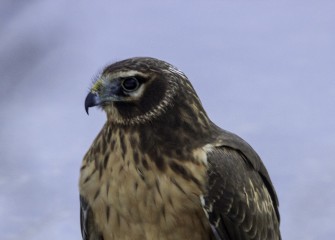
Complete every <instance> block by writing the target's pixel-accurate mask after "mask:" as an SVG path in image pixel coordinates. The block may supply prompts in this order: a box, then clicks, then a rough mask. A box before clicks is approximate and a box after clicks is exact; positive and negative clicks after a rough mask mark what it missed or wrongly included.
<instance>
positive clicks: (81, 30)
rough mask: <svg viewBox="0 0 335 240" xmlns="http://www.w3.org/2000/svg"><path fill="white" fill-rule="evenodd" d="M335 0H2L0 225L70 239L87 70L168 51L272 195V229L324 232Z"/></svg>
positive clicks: (327, 230)
mask: <svg viewBox="0 0 335 240" xmlns="http://www.w3.org/2000/svg"><path fill="white" fill-rule="evenodd" d="M334 11H335V2H334V1H332V0H329V1H298V0H297V1H288V0H284V1H265V0H264V1H262V0H257V1H194V0H193V1H177V0H169V1H153V0H151V1H149V0H148V1H123V2H121V1H95V2H93V1H69V0H58V1H46V0H44V1H42V0H40V1H38V0H31V1H23V0H21V1H20V0H1V3H0V94H1V101H0V125H1V128H0V164H1V165H0V166H1V167H0V216H1V217H0V239H4V240H19V239H34V240H42V239H43V240H44V239H49V240H56V239H57V240H59V239H72V240H74V239H77V240H80V239H81V236H80V224H79V196H78V187H77V183H78V177H79V167H80V164H81V160H82V157H83V155H84V154H85V152H86V150H87V149H88V148H89V146H90V144H91V143H92V141H93V139H94V137H95V136H96V135H97V133H98V132H99V130H100V129H101V127H102V125H103V123H104V121H105V115H104V113H103V112H101V111H99V110H94V109H92V110H91V111H90V116H87V115H86V113H85V110H84V99H85V97H86V94H87V93H88V89H89V87H90V85H91V82H92V79H94V76H95V75H96V74H97V73H98V72H99V71H100V70H101V69H102V68H103V67H104V66H105V65H106V64H109V63H113V62H115V61H118V60H122V59H125V58H129V57H133V56H151V57H156V58H160V59H163V60H165V61H168V62H170V63H172V64H174V65H175V66H177V67H178V68H179V69H181V70H182V71H184V72H185V74H186V75H187V76H188V77H189V79H190V80H191V81H192V83H193V85H194V87H195V89H196V90H197V92H198V94H199V96H200V98H201V99H202V102H203V104H204V106H205V109H206V110H207V112H208V114H209V116H210V117H211V119H212V120H213V121H214V122H215V123H217V124H218V125H219V126H221V127H222V128H224V129H227V130H229V131H232V132H235V133H237V134H238V135H240V136H241V137H242V138H244V139H245V140H247V141H248V142H249V143H250V144H251V145H252V146H253V147H254V149H255V150H256V151H257V152H258V153H259V155H260V156H261V158H262V159H263V161H264V163H265V165H266V166H267V168H268V171H269V173H270V175H271V178H272V181H273V183H274V185H275V187H276V190H277V193H278V195H279V200H280V212H281V218H282V222H281V231H282V235H283V239H305V240H306V239H307V240H308V239H334V235H335V229H334V226H333V225H334V217H335V204H334V197H335V188H334V180H335V177H334V171H335V161H334V160H335V159H334V156H335V27H334V26H335V14H334Z"/></svg>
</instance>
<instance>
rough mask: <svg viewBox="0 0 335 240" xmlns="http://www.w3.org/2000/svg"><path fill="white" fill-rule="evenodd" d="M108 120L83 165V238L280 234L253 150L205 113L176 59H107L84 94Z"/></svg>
mask: <svg viewBox="0 0 335 240" xmlns="http://www.w3.org/2000/svg"><path fill="white" fill-rule="evenodd" d="M93 106H98V107H100V108H102V109H103V110H104V111H105V112H106V115H107V121H106V123H105V125H104V126H103V128H102V130H101V131H100V133H99V134H98V136H97V137H96V138H95V140H94V141H93V144H92V146H91V147H90V149H89V150H88V152H87V153H86V155H85V157H84V159H83V162H82V166H81V169H80V181H79V188H80V205H81V209H80V219H81V231H82V237H83V239H84V240H112V239H119V240H122V239H129V240H143V239H162V240H178V239H192V240H200V239H201V240H207V239H216V240H237V239H240V240H247V239H267V240H279V239H281V237H280V231H279V212H278V199H277V196H276V192H275V190H274V187H273V185H272V183H271V180H270V177H269V174H268V172H267V170H266V168H265V166H264V165H263V163H262V161H261V159H260V157H259V156H258V155H257V153H256V152H255V151H254V150H253V149H252V148H251V147H250V146H249V145H248V143H246V142H245V141H244V140H242V139H241V138H240V137H238V136H237V135H235V134H233V133H230V132H228V131H225V130H223V129H221V128H219V127H218V126H216V125H215V124H214V123H213V122H212V121H211V120H210V119H209V118H208V116H207V114H206V112H205V110H204V108H203V106H202V104H201V102H200V99H199V97H198V96H197V94H196V92H195V90H194V89H193V87H192V85H191V83H190V81H189V80H188V78H187V77H186V76H185V74H184V73H182V72H181V71H180V70H178V69H177V68H176V67H174V66H172V65H170V64H169V63H167V62H164V61H161V60H158V59H154V58H147V57H136V58H131V59H127V60H123V61H119V62H116V63H114V64H112V65H110V66H107V67H106V68H105V69H104V70H103V71H102V73H101V74H100V75H99V76H98V78H97V80H96V81H95V82H94V83H93V86H92V87H91V89H90V92H89V93H88V95H87V97H86V100H85V109H86V111H87V113H88V109H89V107H93Z"/></svg>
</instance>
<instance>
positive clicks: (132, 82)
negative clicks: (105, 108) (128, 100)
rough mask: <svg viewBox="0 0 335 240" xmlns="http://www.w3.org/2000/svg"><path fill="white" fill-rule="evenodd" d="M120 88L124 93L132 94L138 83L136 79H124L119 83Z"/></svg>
mask: <svg viewBox="0 0 335 240" xmlns="http://www.w3.org/2000/svg"><path fill="white" fill-rule="evenodd" d="M121 86H122V88H123V89H124V90H125V91H126V92H132V91H135V90H137V89H138V87H139V86H140V83H139V82H138V80H137V78H135V77H130V78H126V79H124V80H123V81H122V83H121Z"/></svg>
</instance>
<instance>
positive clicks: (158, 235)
mask: <svg viewBox="0 0 335 240" xmlns="http://www.w3.org/2000/svg"><path fill="white" fill-rule="evenodd" d="M108 137H110V138H108ZM194 152H195V154H196V155H197V156H199V157H203V153H201V151H199V150H196V151H194ZM161 160H162V161H171V159H169V157H168V156H163V157H162V159H161ZM184 166H186V167H187V171H189V172H190V173H191V174H194V175H196V176H197V177H196V178H197V179H198V181H199V182H202V183H203V184H205V183H204V181H205V180H204V179H205V174H206V166H205V164H200V163H199V164H194V163H193V162H187V163H186V164H184ZM80 194H81V196H83V197H84V198H85V199H87V201H88V203H89V205H90V206H91V208H92V211H93V213H94V218H95V222H96V225H97V226H99V228H101V229H100V231H101V232H102V233H103V236H104V240H108V239H134V240H136V239H207V238H209V227H210V226H209V224H208V220H207V218H206V216H205V214H204V212H203V210H202V207H201V203H200V196H201V195H202V194H203V189H202V187H201V185H200V186H199V184H196V183H194V182H193V181H190V179H186V178H185V177H183V175H182V174H179V173H178V172H175V170H173V169H172V168H166V169H164V172H163V171H162V170H159V169H158V168H157V166H156V165H155V163H154V161H153V159H151V158H150V156H149V155H148V154H146V153H142V152H141V151H140V149H139V136H138V134H137V133H136V132H134V133H125V132H123V131H122V130H121V129H114V130H112V129H111V128H110V127H108V126H107V125H105V127H104V129H103V130H102V132H101V133H100V134H99V135H98V137H97V138H96V139H95V141H94V143H93V145H92V147H91V149H90V150H89V151H88V152H87V154H86V156H85V158H84V161H83V165H82V168H81V177H80ZM190 232H192V234H194V236H189V234H190Z"/></svg>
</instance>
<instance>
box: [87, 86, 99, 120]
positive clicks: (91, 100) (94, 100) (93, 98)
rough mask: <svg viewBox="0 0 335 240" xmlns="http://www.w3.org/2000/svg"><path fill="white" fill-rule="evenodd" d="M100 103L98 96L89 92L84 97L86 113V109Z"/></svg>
mask: <svg viewBox="0 0 335 240" xmlns="http://www.w3.org/2000/svg"><path fill="white" fill-rule="evenodd" d="M99 104H100V100H99V96H98V95H97V94H95V93H91V92H90V93H89V94H88V95H87V97H86V99H85V110H86V112H87V115H88V109H89V108H90V107H94V106H97V105H99Z"/></svg>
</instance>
